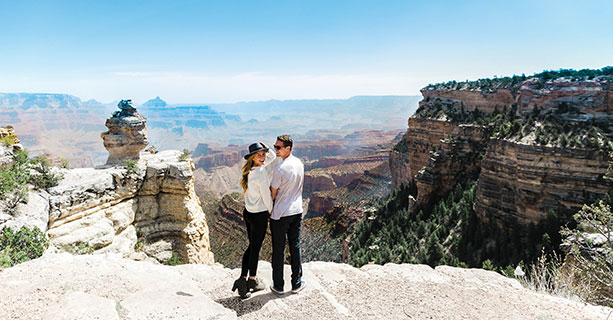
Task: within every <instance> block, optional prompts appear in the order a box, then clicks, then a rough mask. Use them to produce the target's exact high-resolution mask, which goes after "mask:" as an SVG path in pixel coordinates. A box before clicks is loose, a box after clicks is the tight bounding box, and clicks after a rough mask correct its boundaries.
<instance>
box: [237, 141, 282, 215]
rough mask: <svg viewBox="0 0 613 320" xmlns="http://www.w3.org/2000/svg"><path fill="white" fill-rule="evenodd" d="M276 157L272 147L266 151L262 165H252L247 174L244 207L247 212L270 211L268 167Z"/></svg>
mask: <svg viewBox="0 0 613 320" xmlns="http://www.w3.org/2000/svg"><path fill="white" fill-rule="evenodd" d="M276 158H277V156H276V155H275V152H274V151H272V149H268V152H266V160H264V165H262V166H260V167H254V168H253V169H251V172H249V176H247V191H246V192H245V193H244V196H245V209H247V211H249V212H253V213H256V212H262V211H268V212H271V211H272V196H271V195H270V178H271V176H270V174H271V173H269V172H268V170H266V167H268V166H269V165H270V164H271V163H273V161H274V160H275V159H276Z"/></svg>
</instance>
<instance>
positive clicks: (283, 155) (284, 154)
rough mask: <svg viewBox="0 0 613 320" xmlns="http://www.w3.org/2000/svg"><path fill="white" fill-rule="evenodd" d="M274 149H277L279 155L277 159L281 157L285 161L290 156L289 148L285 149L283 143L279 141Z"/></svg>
mask: <svg viewBox="0 0 613 320" xmlns="http://www.w3.org/2000/svg"><path fill="white" fill-rule="evenodd" d="M274 148H275V152H276V153H277V157H281V158H283V159H285V158H287V156H289V154H290V149H289V147H284V146H283V142H282V141H279V140H277V142H275V146H274Z"/></svg>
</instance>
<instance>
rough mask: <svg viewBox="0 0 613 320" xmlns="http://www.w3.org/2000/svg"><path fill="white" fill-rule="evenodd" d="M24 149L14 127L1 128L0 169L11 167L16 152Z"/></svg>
mask: <svg viewBox="0 0 613 320" xmlns="http://www.w3.org/2000/svg"><path fill="white" fill-rule="evenodd" d="M22 149H23V146H22V145H21V143H19V138H18V137H17V135H16V134H15V130H13V127H10V126H7V127H0V168H1V167H4V166H10V165H11V164H12V163H13V155H14V154H15V152H16V151H17V150H22Z"/></svg>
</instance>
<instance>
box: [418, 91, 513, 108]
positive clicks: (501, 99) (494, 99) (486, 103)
mask: <svg viewBox="0 0 613 320" xmlns="http://www.w3.org/2000/svg"><path fill="white" fill-rule="evenodd" d="M421 94H422V96H423V97H424V100H422V101H420V102H419V106H420V107H422V106H423V105H426V104H429V103H432V102H434V101H435V100H437V99H438V100H440V101H442V102H443V103H446V104H453V105H456V106H457V107H458V108H459V107H460V106H463V107H464V109H465V110H466V111H472V110H475V109H479V110H481V111H483V112H487V113H491V112H494V110H495V109H496V108H498V109H499V110H502V109H503V108H504V107H510V106H511V105H512V104H513V103H515V102H516V96H515V94H513V93H512V92H511V90H509V89H505V88H501V89H494V90H487V91H481V90H445V89H435V88H432V87H426V88H424V89H422V90H421Z"/></svg>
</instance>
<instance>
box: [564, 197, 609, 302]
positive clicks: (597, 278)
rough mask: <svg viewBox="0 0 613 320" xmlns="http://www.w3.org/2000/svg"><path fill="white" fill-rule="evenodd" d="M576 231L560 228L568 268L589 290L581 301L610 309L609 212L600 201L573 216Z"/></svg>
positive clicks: (605, 205)
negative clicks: (567, 256) (575, 222)
mask: <svg viewBox="0 0 613 320" xmlns="http://www.w3.org/2000/svg"><path fill="white" fill-rule="evenodd" d="M574 218H575V220H576V221H577V223H578V228H577V229H574V230H571V229H569V228H564V230H563V235H564V236H565V237H566V244H567V245H568V247H569V255H570V256H571V258H572V259H570V260H569V263H568V266H569V268H570V269H571V272H572V273H576V275H577V276H578V278H580V280H581V283H583V284H587V285H588V286H589V287H590V289H591V290H589V295H585V296H584V298H585V299H586V300H587V301H590V302H595V303H599V304H603V305H608V306H610V307H613V213H611V206H610V205H609V204H606V203H605V202H604V201H598V202H597V203H595V204H592V205H589V206H588V205H585V206H583V209H581V210H580V211H579V212H578V213H577V214H575V216H574Z"/></svg>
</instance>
